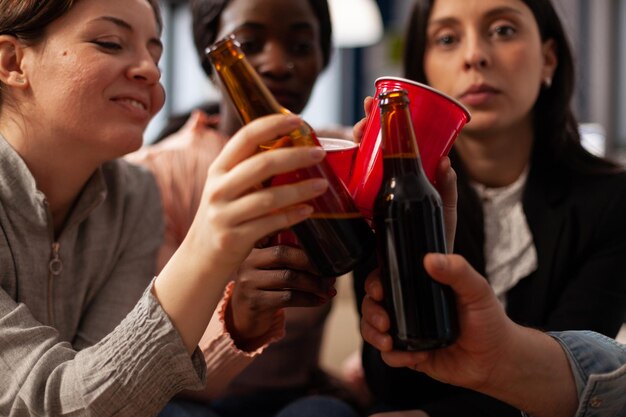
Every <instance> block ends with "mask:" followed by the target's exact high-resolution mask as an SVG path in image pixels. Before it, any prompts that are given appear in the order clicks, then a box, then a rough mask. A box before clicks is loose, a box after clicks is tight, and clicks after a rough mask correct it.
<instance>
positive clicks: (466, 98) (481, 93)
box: [459, 84, 500, 106]
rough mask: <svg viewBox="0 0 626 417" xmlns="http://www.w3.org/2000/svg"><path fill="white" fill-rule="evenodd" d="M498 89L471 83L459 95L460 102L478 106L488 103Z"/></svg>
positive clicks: (497, 92)
mask: <svg viewBox="0 0 626 417" xmlns="http://www.w3.org/2000/svg"><path fill="white" fill-rule="evenodd" d="M499 93H500V91H499V90H498V89H496V88H493V87H491V86H488V85H484V84H481V85H473V86H471V87H470V88H468V89H467V90H466V91H465V92H464V93H463V94H462V95H461V96H460V97H459V100H460V101H461V103H463V104H465V105H468V106H480V105H482V104H487V103H489V102H490V101H491V100H492V99H493V98H494V97H495V96H496V95H498V94H499Z"/></svg>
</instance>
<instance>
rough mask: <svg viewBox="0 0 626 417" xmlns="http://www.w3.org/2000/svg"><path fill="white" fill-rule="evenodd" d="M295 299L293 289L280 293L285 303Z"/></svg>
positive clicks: (287, 303) (282, 301)
mask: <svg viewBox="0 0 626 417" xmlns="http://www.w3.org/2000/svg"><path fill="white" fill-rule="evenodd" d="M293 300H294V294H293V291H283V292H282V293H281V295H280V301H281V303H282V304H284V305H289V304H290V303H291V302H292V301H293Z"/></svg>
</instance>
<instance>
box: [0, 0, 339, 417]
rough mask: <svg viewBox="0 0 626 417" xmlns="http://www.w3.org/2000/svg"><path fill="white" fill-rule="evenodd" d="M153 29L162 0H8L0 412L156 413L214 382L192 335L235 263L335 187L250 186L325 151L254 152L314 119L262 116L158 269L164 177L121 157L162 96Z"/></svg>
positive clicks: (2, 70)
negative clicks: (160, 183) (179, 244)
mask: <svg viewBox="0 0 626 417" xmlns="http://www.w3.org/2000/svg"><path fill="white" fill-rule="evenodd" d="M159 33H160V19H159V16H158V8H157V6H156V2H155V1H154V2H148V1H146V0H106V1H105V0H80V1H75V2H71V1H61V0H44V1H42V0H38V1H34V0H32V1H25V0H19V1H16V0H0V99H1V107H0V392H2V395H1V396H0V415H11V416H18V417H19V416H31V415H38V416H55V417H56V416H68V415H94V414H97V415H102V416H113V415H115V416H138V415H141V416H151V415H156V414H157V413H158V412H159V411H160V410H161V409H162V408H163V407H164V406H165V404H166V402H167V401H168V400H170V399H171V397H172V396H173V395H174V394H176V393H177V392H179V391H180V390H181V389H184V388H190V389H199V388H201V387H202V386H203V382H204V381H205V378H206V377H208V378H210V379H215V380H216V381H217V382H216V384H219V379H218V378H217V375H219V374H220V373H221V371H220V369H218V368H219V363H217V364H215V366H213V367H208V368H207V367H206V366H205V362H204V361H203V360H202V358H201V356H200V355H201V353H200V352H199V351H198V350H197V344H198V341H199V340H200V337H201V336H202V334H203V332H204V330H205V329H206V327H207V325H208V323H209V320H210V318H211V314H210V312H211V310H212V309H213V308H214V307H215V306H216V304H217V302H218V300H219V297H220V295H221V294H222V292H223V289H224V286H225V284H226V282H227V281H228V278H229V277H230V275H231V274H232V273H233V271H234V269H235V268H236V267H237V266H238V265H239V264H240V263H241V262H242V261H243V259H244V258H245V257H246V256H247V255H248V253H249V252H250V250H251V249H252V248H253V246H254V244H255V242H257V241H258V240H259V239H260V238H261V237H263V236H265V235H267V234H269V233H273V232H276V231H278V230H280V229H283V228H285V227H289V226H290V225H293V224H295V223H298V222H300V221H302V220H304V219H306V218H307V217H308V216H309V215H310V212H311V208H310V207H309V206H307V205H306V204H303V202H305V201H307V200H310V199H311V198H315V197H316V196H318V195H320V194H321V193H323V192H324V191H325V190H326V187H327V184H326V182H325V181H323V180H322V181H307V182H302V183H300V184H294V185H293V186H287V187H275V188H271V189H265V190H256V191H254V190H255V189H254V187H253V186H254V184H256V182H257V181H259V180H261V181H262V180H264V179H266V178H268V177H267V176H273V175H276V174H279V173H282V172H288V171H292V170H294V169H298V168H302V167H308V166H310V165H312V164H315V163H317V162H318V161H320V160H321V159H322V158H323V157H324V152H323V151H322V150H320V149H313V150H296V149H292V150H289V151H287V150H286V152H277V153H276V152H272V154H273V155H269V153H268V155H254V153H255V151H256V149H257V147H258V144H260V143H262V142H265V141H267V140H268V139H272V138H275V137H277V136H279V135H283V134H285V133H287V132H289V131H291V130H293V129H294V128H296V127H297V126H299V125H300V124H301V123H302V121H301V120H300V119H298V118H296V117H284V116H282V117H274V118H266V119H263V120H259V121H258V123H254V124H251V125H250V126H248V127H246V128H245V129H242V131H241V134H238V135H235V136H233V138H232V140H231V141H230V142H229V144H228V146H226V147H225V148H224V150H223V152H222V154H221V155H220V157H219V158H217V159H216V160H215V163H214V165H213V167H212V169H211V172H210V173H209V175H208V178H209V180H210V181H208V182H209V183H210V184H209V185H207V187H206V189H205V190H204V198H203V204H202V205H201V206H200V207H199V209H198V217H199V218H200V220H198V221H197V222H196V224H195V226H194V227H192V228H191V229H190V231H189V236H188V239H186V240H185V242H184V244H183V245H182V246H183V247H182V248H181V250H179V251H178V252H177V253H176V255H175V256H174V258H173V259H172V261H171V262H169V263H168V264H167V267H166V268H165V269H164V270H163V271H162V272H161V273H160V274H159V275H158V276H157V277H156V279H155V278H154V273H155V263H156V254H157V249H158V246H159V244H160V243H161V238H162V229H163V225H162V213H161V210H160V201H159V194H158V189H157V188H156V184H155V183H154V179H153V177H152V176H151V175H149V174H148V173H147V172H145V171H144V170H142V169H139V168H137V167H134V166H132V165H130V164H128V163H126V162H124V161H121V160H119V159H116V158H118V157H120V156H122V155H124V154H125V153H127V152H129V151H131V150H135V149H137V148H138V147H139V146H140V144H141V139H142V133H143V130H144V128H145V127H146V124H147V123H148V121H149V120H150V118H151V117H152V116H153V115H154V114H155V113H156V112H157V111H158V109H159V108H160V107H161V106H162V104H163V100H164V97H163V89H162V87H161V85H160V82H159V78H160V74H159V70H158V67H157V64H158V60H159V57H160V55H161V50H162V46H161V42H160V40H159ZM261 202H264V203H263V204H261ZM231 242H237V246H236V247H234V246H233V245H232V243H231ZM209 271H210V272H209ZM207 277H210V280H207ZM219 353H220V351H219V347H217V348H216V349H215V354H216V355H219Z"/></svg>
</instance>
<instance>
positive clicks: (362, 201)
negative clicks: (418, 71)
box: [348, 77, 471, 219]
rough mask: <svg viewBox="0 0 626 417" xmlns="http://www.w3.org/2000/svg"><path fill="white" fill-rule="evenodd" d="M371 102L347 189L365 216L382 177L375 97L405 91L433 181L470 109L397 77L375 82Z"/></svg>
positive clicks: (425, 161) (372, 204) (429, 88)
mask: <svg viewBox="0 0 626 417" xmlns="http://www.w3.org/2000/svg"><path fill="white" fill-rule="evenodd" d="M375 86H376V93H375V94H374V105H375V107H373V108H372V111H371V113H370V114H369V116H368V120H367V122H366V124H365V130H364V133H363V137H362V138H361V144H360V146H359V150H358V152H357V156H356V160H355V163H354V167H353V170H352V174H351V178H350V182H349V183H348V190H349V191H350V194H351V195H352V198H353V199H354V202H355V203H356V206H357V208H358V209H359V210H360V211H361V213H362V214H363V216H365V218H366V219H371V218H372V215H373V207H374V200H375V199H376V195H377V194H378V190H379V189H380V185H381V183H382V178H383V162H382V138H381V135H380V109H379V108H378V101H379V100H378V96H379V94H381V93H384V92H386V91H392V90H400V89H403V90H406V91H407V93H408V95H409V100H410V103H409V107H410V111H411V118H412V121H413V127H414V129H415V136H416V138H417V146H418V148H419V152H420V157H421V159H422V165H423V167H424V171H425V172H426V176H427V177H428V179H429V180H430V181H431V182H432V183H434V182H435V181H434V179H435V172H436V168H437V164H438V163H439V161H440V160H441V158H442V157H444V156H446V155H448V152H450V149H451V148H452V144H453V143H454V141H455V140H456V138H457V137H458V135H459V133H460V132H461V129H462V128H463V126H465V124H466V123H467V122H468V121H469V120H470V117H471V116H470V113H469V111H468V110H467V109H466V108H465V107H464V106H463V105H462V104H461V103H459V102H458V101H456V100H454V99H453V98H451V97H449V96H447V95H446V94H444V93H442V92H440V91H438V90H435V89H434V88H432V87H429V86H427V85H425V84H421V83H418V82H415V81H411V80H408V79H405V78H398V77H382V78H378V79H377V80H376V82H375Z"/></svg>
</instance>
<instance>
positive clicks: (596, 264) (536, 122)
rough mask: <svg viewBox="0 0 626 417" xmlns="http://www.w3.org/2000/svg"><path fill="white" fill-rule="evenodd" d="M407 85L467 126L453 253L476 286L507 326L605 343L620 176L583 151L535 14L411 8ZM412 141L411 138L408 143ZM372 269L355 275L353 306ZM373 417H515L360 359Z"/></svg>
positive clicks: (615, 311)
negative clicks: (456, 108)
mask: <svg viewBox="0 0 626 417" xmlns="http://www.w3.org/2000/svg"><path fill="white" fill-rule="evenodd" d="M404 65H405V75H406V76H407V77H408V78H410V79H413V80H416V81H418V82H422V83H426V84H428V85H430V86H432V87H434V88H436V89H438V90H440V91H442V92H444V93H446V94H448V95H450V96H452V97H454V98H456V99H457V100H459V101H460V102H461V103H462V104H464V105H465V106H466V107H467V108H468V109H469V111H470V112H471V114H472V120H471V121H470V123H468V124H467V125H466V126H465V128H464V129H463V131H462V132H461V134H460V135H459V138H458V139H457V141H456V143H455V145H454V148H453V151H452V152H451V160H452V166H453V168H454V169H455V171H456V172H457V175H458V189H459V190H458V192H459V196H458V201H459V202H458V226H457V231H456V241H455V244H454V252H456V253H458V254H461V255H463V256H464V257H465V258H466V259H467V260H468V261H469V263H470V264H471V265H472V266H473V267H474V268H475V269H476V270H477V271H478V272H480V273H481V274H482V275H483V276H485V277H486V279H487V280H488V282H489V283H490V284H491V286H492V288H493V289H494V291H495V294H496V296H497V297H498V299H499V300H500V301H501V302H502V304H503V306H504V308H505V311H506V312H507V314H508V315H509V317H510V318H511V319H512V320H514V321H515V322H516V323H519V324H521V325H525V326H530V327H536V328H540V329H543V330H570V329H571V330H575V329H588V330H593V331H596V332H599V333H602V334H605V335H607V336H610V337H615V335H616V334H617V332H618V330H619V328H620V326H621V324H622V322H623V319H624V310H625V309H626V280H624V279H623V277H624V276H625V275H626V262H624V260H623V255H624V253H626V218H624V215H623V213H624V212H626V174H624V172H623V170H622V168H621V167H620V166H617V165H616V164H614V163H612V162H609V161H607V160H605V159H602V158H598V157H595V156H593V155H591V154H590V153H588V152H587V151H586V150H585V149H584V148H583V147H582V146H581V144H580V137H579V134H578V128H577V127H578V126H577V121H576V119H575V117H574V115H573V113H572V110H571V107H570V101H571V98H572V93H573V91H574V78H575V77H574V66H573V60H572V56H571V53H570V47H569V45H568V42H567V39H566V35H565V33H564V31H563V27H562V24H561V22H560V20H559V17H558V16H557V14H556V11H555V10H554V8H553V6H552V4H551V2H550V1H546V0H482V1H471V2H470V1H466V0H417V1H415V5H414V8H413V11H412V14H411V19H410V24H409V27H408V31H407V38H406V45H405V64H404ZM418 134H419V132H418ZM372 268H373V265H364V266H363V267H362V268H359V269H358V270H356V271H355V289H356V292H357V300H360V299H361V298H362V295H363V291H364V290H363V282H364V280H365V277H366V276H367V273H368V272H369V271H370V270H372ZM363 350H364V353H363V362H364V363H363V366H364V372H365V377H366V380H367V383H368V386H369V387H370V389H371V390H372V392H373V394H374V396H375V397H376V400H377V401H378V403H379V407H378V408H375V410H378V411H385V410H406V409H418V410H421V413H422V414H419V415H429V416H431V417H437V416H448V415H450V416H452V415H454V416H457V415H461V414H462V415H464V416H481V417H484V416H518V415H519V412H518V411H517V410H515V409H514V408H513V407H511V406H509V405H506V404H504V403H502V402H499V401H496V400H494V399H492V398H489V397H488V396H484V395H481V394H478V393H472V392H470V391H468V390H464V389H461V388H458V387H453V386H450V385H446V384H443V383H440V382H438V381H435V380H433V379H431V378H429V377H428V376H426V375H424V374H418V373H415V372H410V371H408V370H405V369H392V368H390V367H388V366H386V365H385V364H384V363H383V361H382V360H381V358H380V355H379V353H378V352H377V350H376V349H374V348H372V346H369V345H368V344H365V345H364V349H363Z"/></svg>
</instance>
